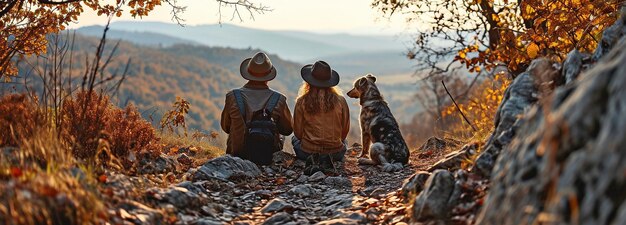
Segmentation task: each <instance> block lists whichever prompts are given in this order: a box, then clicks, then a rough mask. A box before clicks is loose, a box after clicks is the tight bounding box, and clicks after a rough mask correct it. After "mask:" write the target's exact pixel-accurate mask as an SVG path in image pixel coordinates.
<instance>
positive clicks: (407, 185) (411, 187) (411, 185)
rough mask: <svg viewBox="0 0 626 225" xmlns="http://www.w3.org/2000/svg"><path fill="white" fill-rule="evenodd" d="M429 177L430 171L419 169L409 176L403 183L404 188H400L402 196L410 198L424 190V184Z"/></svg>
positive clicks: (406, 198)
mask: <svg viewBox="0 0 626 225" xmlns="http://www.w3.org/2000/svg"><path fill="white" fill-rule="evenodd" d="M429 177H430V173H429V172H426V171H418V172H417V173H415V174H413V175H411V177H409V178H407V179H406V180H405V181H404V183H403V184H402V188H401V189H400V192H401V195H402V197H403V198H404V199H405V200H408V198H410V197H411V196H415V195H417V194H418V193H420V192H421V191H422V190H424V186H425V185H426V181H427V180H428V178H429Z"/></svg>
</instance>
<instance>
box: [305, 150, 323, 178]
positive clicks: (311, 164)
mask: <svg viewBox="0 0 626 225" xmlns="http://www.w3.org/2000/svg"><path fill="white" fill-rule="evenodd" d="M319 163H320V155H319V154H311V155H310V156H309V157H308V158H307V159H306V164H305V167H304V175H307V176H310V175H312V174H314V173H316V172H318V171H322V169H321V168H320V166H319Z"/></svg>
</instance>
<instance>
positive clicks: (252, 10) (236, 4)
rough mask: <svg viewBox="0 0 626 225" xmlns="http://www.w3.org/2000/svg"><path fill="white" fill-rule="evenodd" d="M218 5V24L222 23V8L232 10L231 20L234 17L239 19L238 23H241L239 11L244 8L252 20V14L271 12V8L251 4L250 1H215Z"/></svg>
mask: <svg viewBox="0 0 626 225" xmlns="http://www.w3.org/2000/svg"><path fill="white" fill-rule="evenodd" d="M215 1H217V2H218V4H219V8H218V15H219V23H220V24H221V23H222V7H230V8H233V15H232V17H231V20H233V19H235V17H237V18H239V20H240V21H243V18H242V16H241V13H240V11H239V9H240V8H244V9H245V10H246V11H247V12H248V15H249V16H250V19H252V20H254V14H264V13H265V12H270V11H272V9H271V8H269V7H267V6H265V5H263V4H260V3H259V4H256V3H253V2H251V1H250V0H238V1H228V0H215Z"/></svg>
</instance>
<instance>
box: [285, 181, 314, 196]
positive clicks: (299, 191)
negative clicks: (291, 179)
mask: <svg viewBox="0 0 626 225" xmlns="http://www.w3.org/2000/svg"><path fill="white" fill-rule="evenodd" d="M287 193H289V194H291V195H297V196H301V197H309V196H311V195H313V194H314V193H315V189H313V186H311V185H310V184H301V185H297V186H295V187H293V188H291V189H289V191H288V192H287Z"/></svg>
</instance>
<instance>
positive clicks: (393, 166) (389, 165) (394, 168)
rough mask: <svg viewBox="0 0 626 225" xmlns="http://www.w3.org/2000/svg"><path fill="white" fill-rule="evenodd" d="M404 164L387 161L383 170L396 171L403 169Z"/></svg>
mask: <svg viewBox="0 0 626 225" xmlns="http://www.w3.org/2000/svg"><path fill="white" fill-rule="evenodd" d="M402 168H404V166H403V165H402V163H385V164H383V165H382V170H383V172H396V171H399V170H402Z"/></svg>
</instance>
